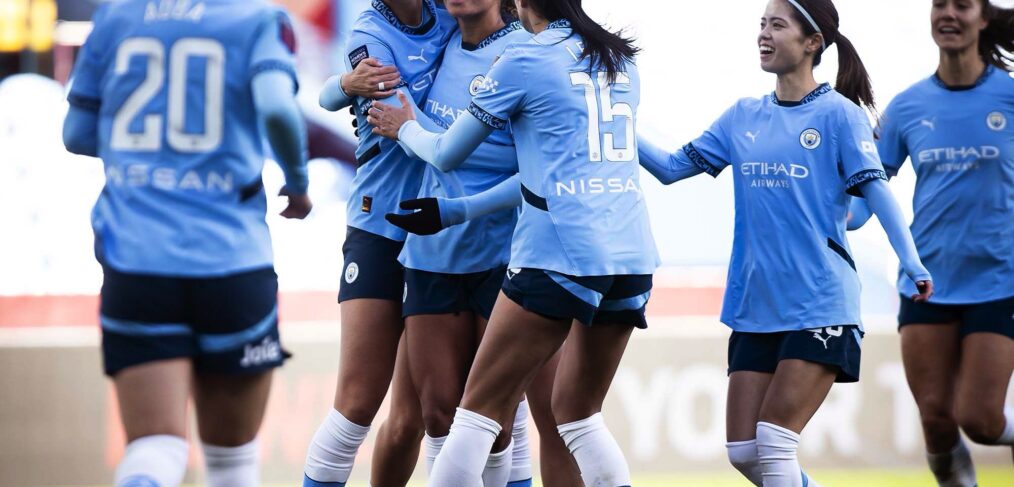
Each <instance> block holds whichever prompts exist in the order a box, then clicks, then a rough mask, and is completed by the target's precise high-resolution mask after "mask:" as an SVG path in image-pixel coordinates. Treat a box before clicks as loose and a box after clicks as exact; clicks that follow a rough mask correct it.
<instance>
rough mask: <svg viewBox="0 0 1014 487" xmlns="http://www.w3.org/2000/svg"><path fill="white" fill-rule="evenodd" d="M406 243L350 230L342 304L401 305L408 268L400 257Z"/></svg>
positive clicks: (340, 296)
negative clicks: (358, 301)
mask: <svg viewBox="0 0 1014 487" xmlns="http://www.w3.org/2000/svg"><path fill="white" fill-rule="evenodd" d="M404 245H405V242H399V241H397V240H391V239H389V238H387V237H381V236H380V235H377V234H375V233H370V232H367V231H364V230H360V229H358V228H352V227H348V232H347V233H346V234H345V243H344V244H343V245H342V255H343V256H344V258H345V263H344V267H343V269H344V270H343V271H342V279H341V284H340V285H339V287H338V302H339V303H341V302H343V301H348V300H350V299H386V300H388V301H397V302H399V303H400V302H401V301H402V297H403V293H404V289H405V288H404V286H405V268H404V267H402V265H401V262H398V254H400V253H401V248H402V247H403V246H404Z"/></svg>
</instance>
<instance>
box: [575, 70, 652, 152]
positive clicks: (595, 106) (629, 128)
mask: <svg viewBox="0 0 1014 487" xmlns="http://www.w3.org/2000/svg"><path fill="white" fill-rule="evenodd" d="M596 75H597V76H596V78H597V80H596V81H598V87H599V89H598V92H599V93H598V94H599V96H598V97H596V96H595V82H594V81H592V78H591V76H590V75H589V74H588V73H585V72H583V71H578V72H574V73H570V83H571V84H572V85H574V86H583V87H584V98H585V101H586V102H587V103H588V157H589V158H590V159H591V161H592V162H602V156H603V145H604V146H605V153H604V155H605V160H607V161H609V162H630V161H633V160H634V155H635V151H636V148H635V145H634V109H633V108H631V107H630V105H628V104H626V103H616V104H613V100H612V86H611V85H610V83H609V76H608V74H607V73H604V72H603V73H596ZM613 84H618V85H629V84H630V78H629V77H628V76H627V75H626V74H625V73H616V80H615V81H613ZM600 117H601V118H600ZM617 117H622V118H625V119H627V120H626V123H625V124H624V125H625V126H626V141H627V147H626V148H616V135H615V134H613V133H612V132H608V131H607V132H605V134H602V136H601V138H600V137H599V131H600V129H599V122H600V120H601V121H602V122H613V121H614V120H615V119H616V118H617ZM603 139H604V141H603Z"/></svg>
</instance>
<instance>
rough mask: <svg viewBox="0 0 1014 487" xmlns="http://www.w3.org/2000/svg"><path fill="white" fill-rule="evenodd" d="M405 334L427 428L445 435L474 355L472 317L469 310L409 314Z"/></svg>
mask: <svg viewBox="0 0 1014 487" xmlns="http://www.w3.org/2000/svg"><path fill="white" fill-rule="evenodd" d="M405 334H406V335H407V337H408V345H409V363H410V366H409V370H410V371H411V375H412V383H413V384H414V386H415V390H416V392H417V393H418V394H419V402H420V404H421V406H422V416H423V422H424V423H425V425H426V432H427V433H429V435H430V436H433V437H441V436H447V434H448V432H449V430H450V427H451V420H452V419H453V418H454V411H455V408H457V406H458V404H460V403H461V396H462V394H463V392H464V390H465V379H467V378H468V370H469V368H470V367H471V365H472V359H473V358H474V357H475V343H476V326H475V319H474V317H473V315H472V313H459V314H456V315H455V314H440V315H418V316H409V317H408V318H406V319H405Z"/></svg>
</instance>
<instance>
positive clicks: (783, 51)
mask: <svg viewBox="0 0 1014 487" xmlns="http://www.w3.org/2000/svg"><path fill="white" fill-rule="evenodd" d="M820 41H821V36H820V35H819V34H814V35H810V36H808V35H806V33H805V32H804V31H803V26H802V25H801V24H800V23H799V22H797V21H796V11H795V7H793V6H792V5H790V4H789V2H786V1H785V0H771V1H770V2H768V6H767V9H765V11H764V17H762V18H761V31H760V34H759V35H758V36H757V46H758V48H759V49H760V62H761V69H763V70H764V71H767V72H768V73H774V74H781V73H788V72H791V71H794V70H796V69H798V68H799V66H800V65H801V64H803V63H812V59H813V56H814V55H815V54H816V53H817V52H818V51H819V50H820Z"/></svg>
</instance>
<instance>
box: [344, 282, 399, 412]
mask: <svg viewBox="0 0 1014 487" xmlns="http://www.w3.org/2000/svg"><path fill="white" fill-rule="evenodd" d="M341 319H342V322H341V351H340V354H341V355H340V357H339V362H338V386H337V390H336V391H335V398H334V407H335V409H337V410H338V411H339V412H340V413H342V415H344V416H345V417H346V418H348V420H349V421H352V422H353V423H355V424H359V425H364V426H365V425H369V424H371V423H372V422H373V418H374V417H375V416H376V415H377V410H378V409H380V405H381V403H383V401H384V396H386V395H387V389H388V386H390V385H391V377H392V376H393V375H394V363H395V359H396V357H397V355H398V342H399V340H400V339H401V333H402V330H403V329H404V324H403V322H402V319H401V303H398V302H395V301H388V300H383V299H352V300H348V301H345V302H343V303H341Z"/></svg>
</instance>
